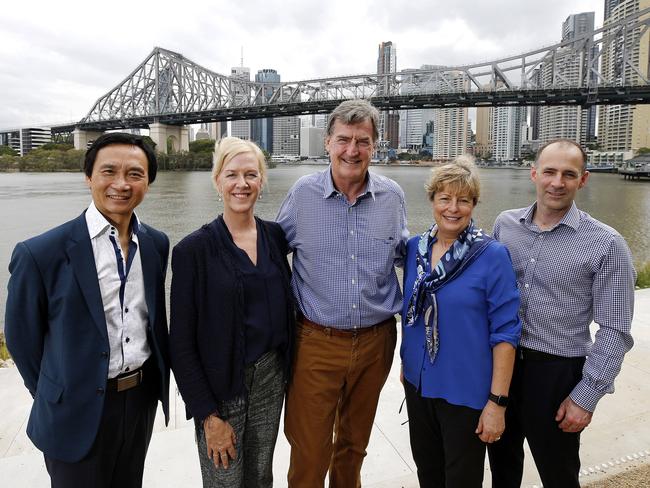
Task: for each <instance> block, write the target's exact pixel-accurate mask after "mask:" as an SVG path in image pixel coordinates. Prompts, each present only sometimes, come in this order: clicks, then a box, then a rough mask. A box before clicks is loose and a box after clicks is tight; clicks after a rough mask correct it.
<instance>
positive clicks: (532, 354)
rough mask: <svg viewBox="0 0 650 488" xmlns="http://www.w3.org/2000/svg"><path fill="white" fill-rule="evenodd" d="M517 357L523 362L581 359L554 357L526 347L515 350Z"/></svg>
mask: <svg viewBox="0 0 650 488" xmlns="http://www.w3.org/2000/svg"><path fill="white" fill-rule="evenodd" d="M517 356H519V359H523V360H524V361H571V360H574V359H582V358H581V357H566V356H556V355H555V354H549V353H547V352H542V351H536V350H535V349H528V348H527V347H521V346H520V347H519V348H517Z"/></svg>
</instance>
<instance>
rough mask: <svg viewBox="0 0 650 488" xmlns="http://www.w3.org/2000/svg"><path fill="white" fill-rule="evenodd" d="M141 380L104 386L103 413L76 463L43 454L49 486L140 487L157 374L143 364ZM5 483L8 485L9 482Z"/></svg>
mask: <svg viewBox="0 0 650 488" xmlns="http://www.w3.org/2000/svg"><path fill="white" fill-rule="evenodd" d="M143 369H144V376H143V382H142V383H141V384H140V385H138V386H136V387H134V388H131V389H130V390H126V391H122V392H117V391H115V390H111V389H107V392H106V398H105V400H104V413H103V414H102V419H101V422H100V425H99V430H98V432H97V437H96V438H95V442H94V443H93V446H92V447H91V449H90V452H89V453H88V454H87V455H86V456H85V457H84V458H83V459H82V460H81V461H78V462H76V463H66V462H63V461H59V460H56V459H52V458H50V457H48V456H45V466H46V467H47V471H48V473H49V474H50V478H51V480H52V488H77V487H78V488H88V487H91V486H92V487H93V488H140V487H141V486H142V474H143V471H144V460H145V457H146V455H147V449H148V447H149V441H150V440H151V433H152V432H153V423H154V419H155V417H156V407H157V404H158V376H159V373H158V371H157V369H156V366H155V364H154V363H153V361H147V363H145V366H144V367H143ZM9 484H11V483H10V482H9Z"/></svg>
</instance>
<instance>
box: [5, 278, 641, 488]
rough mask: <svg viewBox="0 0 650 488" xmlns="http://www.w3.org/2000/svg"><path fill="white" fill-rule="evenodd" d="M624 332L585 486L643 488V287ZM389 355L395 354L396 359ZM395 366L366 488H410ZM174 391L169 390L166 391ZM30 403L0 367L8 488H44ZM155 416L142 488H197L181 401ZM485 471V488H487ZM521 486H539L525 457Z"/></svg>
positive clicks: (284, 460)
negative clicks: (627, 344) (628, 335)
mask: <svg viewBox="0 0 650 488" xmlns="http://www.w3.org/2000/svg"><path fill="white" fill-rule="evenodd" d="M632 333H633V335H634V338H635V342H636V344H635V346H634V349H633V350H632V351H631V352H630V354H628V355H627V357H626V359H625V363H624V366H623V370H622V372H621V374H620V376H619V378H618V380H617V383H616V393H615V394H614V395H608V396H607V397H606V398H604V399H603V400H602V401H601V402H600V405H599V407H598V410H597V411H596V415H595V416H594V420H593V422H592V424H591V425H590V426H589V428H588V429H587V430H586V431H585V433H584V434H583V436H582V448H581V456H582V463H583V470H582V480H583V481H582V483H583V485H585V486H588V487H590V488H614V487H642V486H643V487H645V486H650V401H649V400H650V361H649V359H648V358H650V289H648V290H640V291H637V293H636V309H635V318H634V324H633V330H632ZM396 357H397V356H396ZM398 364H399V363H398V361H397V360H396V361H395V363H394V365H393V371H392V372H391V374H390V377H389V380H388V382H387V383H386V386H385V387H384V390H383V392H382V396H381V399H380V404H379V409H378V412H377V418H376V420H375V425H374V429H373V433H372V438H371V440H370V446H369V447H368V456H367V458H366V461H365V463H364V467H363V472H362V478H363V486H364V487H367V488H396V487H402V488H416V487H417V486H418V483H417V478H416V475H415V466H414V463H413V459H412V457H411V452H410V448H409V441H408V430H407V427H408V426H407V425H404V424H403V423H404V422H405V421H406V413H405V410H406V409H403V410H402V413H401V414H399V413H398V410H399V407H400V404H401V402H402V399H403V392H402V388H401V385H400V383H399V379H398ZM172 391H173V392H175V388H172ZM30 404H31V398H30V396H29V394H28V393H27V391H26V390H25V388H24V387H23V385H22V381H21V379H20V376H19V375H18V372H17V370H16V368H4V369H0V480H2V484H3V485H4V483H5V480H7V482H9V483H10V484H11V486H12V488H33V487H46V486H49V484H48V476H47V472H46V470H45V466H44V463H43V458H42V455H41V454H40V453H39V452H38V451H37V450H36V449H35V448H34V447H33V446H32V444H31V443H30V441H29V439H28V438H27V436H26V435H25V424H26V421H27V415H28V412H29V408H30ZM161 418H162V415H160V414H159V415H158V418H157V425H156V431H155V433H154V436H153V439H152V442H151V447H150V449H149V455H148V457H147V465H146V468H145V480H144V486H145V487H146V488H167V487H169V488H171V487H174V488H178V487H191V486H200V485H201V480H200V472H199V467H198V459H197V455H196V446H195V444H194V438H193V428H192V425H191V424H190V423H189V422H187V421H186V420H185V414H184V407H183V402H182V400H181V399H180V396H178V395H177V394H174V397H173V398H172V405H171V421H170V424H169V426H168V427H164V426H163V425H162V420H161ZM288 451H289V449H288V445H287V443H286V441H285V439H284V436H283V435H282V433H280V436H279V440H278V444H277V448H276V455H275V460H274V474H275V480H276V482H275V486H276V487H280V488H282V487H286V469H287V466H288ZM489 479H490V476H489V470H488V468H487V467H486V476H485V480H486V481H485V483H484V486H485V487H489V486H490V481H489ZM522 486H524V487H528V488H532V487H541V484H540V482H539V477H538V476H537V472H536V471H535V468H534V466H533V465H532V462H531V460H530V456H527V464H526V469H525V473H524V482H523V485H522Z"/></svg>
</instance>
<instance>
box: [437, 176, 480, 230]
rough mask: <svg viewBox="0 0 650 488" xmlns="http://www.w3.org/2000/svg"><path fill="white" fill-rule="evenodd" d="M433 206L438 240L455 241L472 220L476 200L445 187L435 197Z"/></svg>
mask: <svg viewBox="0 0 650 488" xmlns="http://www.w3.org/2000/svg"><path fill="white" fill-rule="evenodd" d="M432 206H433V218H434V220H435V221H436V224H438V238H439V239H445V240H455V239H456V238H457V237H458V236H459V235H460V233H461V232H462V231H463V230H465V228H466V227H467V226H468V225H469V223H470V220H471V219H472V211H473V210H474V200H473V199H472V197H471V196H470V195H469V194H464V193H458V192H456V191H454V190H452V189H451V188H450V187H449V186H445V187H444V188H443V189H442V191H437V192H436V193H435V195H434V196H433V202H432Z"/></svg>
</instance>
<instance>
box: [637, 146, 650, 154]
mask: <svg viewBox="0 0 650 488" xmlns="http://www.w3.org/2000/svg"><path fill="white" fill-rule="evenodd" d="M641 154H650V147H640V148H639V149H637V150H636V155H637V156H641Z"/></svg>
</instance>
